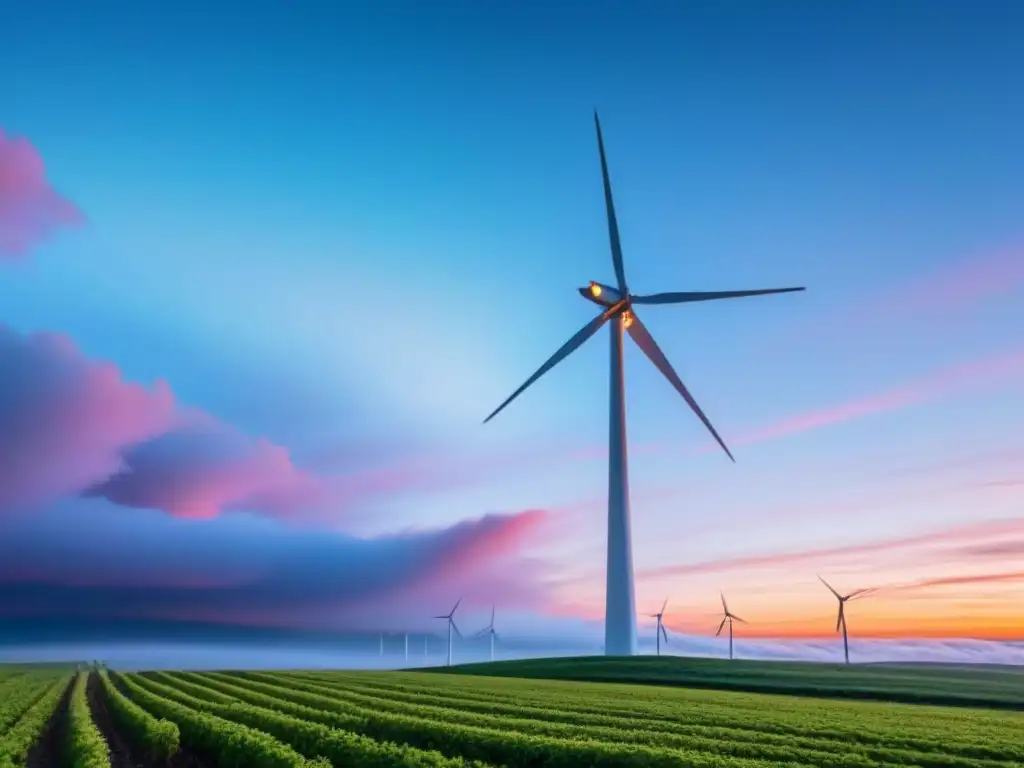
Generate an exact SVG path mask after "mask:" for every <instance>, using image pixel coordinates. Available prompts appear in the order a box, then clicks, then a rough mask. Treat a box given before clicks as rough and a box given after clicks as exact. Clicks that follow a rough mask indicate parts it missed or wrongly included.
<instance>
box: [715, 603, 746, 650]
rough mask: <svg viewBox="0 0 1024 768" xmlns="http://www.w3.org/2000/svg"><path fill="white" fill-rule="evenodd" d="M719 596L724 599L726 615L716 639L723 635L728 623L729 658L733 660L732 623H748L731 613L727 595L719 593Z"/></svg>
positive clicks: (719, 626)
mask: <svg viewBox="0 0 1024 768" xmlns="http://www.w3.org/2000/svg"><path fill="white" fill-rule="evenodd" d="M718 594H719V595H720V596H721V598H722V613H723V614H724V615H723V616H722V623H721V624H719V625H718V631H717V632H715V637H718V636H719V635H720V634H722V628H723V627H724V626H725V624H726V622H728V623H729V658H730V659H731V658H732V623H733V621H734V620H735V621H738V622H739V623H740V624H746V623H747V622H746V621H744V620H743V619H741V618H740V617H739V616H737V615H736V614H735V613H733V612H731V611H730V610H729V606H728V605H727V604H726V602H725V595H723V594H722V593H721V592H719V593H718Z"/></svg>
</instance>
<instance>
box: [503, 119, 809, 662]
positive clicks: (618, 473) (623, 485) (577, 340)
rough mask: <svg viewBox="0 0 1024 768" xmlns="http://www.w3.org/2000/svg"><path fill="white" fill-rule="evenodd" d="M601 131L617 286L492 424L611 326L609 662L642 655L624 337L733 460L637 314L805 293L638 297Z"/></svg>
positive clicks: (600, 297) (605, 290)
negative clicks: (639, 309)
mask: <svg viewBox="0 0 1024 768" xmlns="http://www.w3.org/2000/svg"><path fill="white" fill-rule="evenodd" d="M594 124H595V127H596V129H597V150H598V154H599V155H600V158H601V176H602V179H603V181H604V202H605V211H606V216H607V218H608V237H609V240H610V242H611V252H612V266H613V267H614V269H615V287H612V286H610V285H606V284H604V283H597V282H591V283H590V285H589V286H587V287H586V288H580V289H579V292H580V293H581V294H582V295H583V298H585V299H587V300H588V301H591V302H593V303H594V304H597V305H598V307H600V309H601V311H600V314H598V315H597V317H595V318H594V319H593V320H591V321H590V322H589V323H587V324H586V325H585V326H583V328H581V329H580V330H579V331H578V332H577V333H576V334H575V335H574V336H573V337H572V338H571V339H569V340H568V341H567V342H566V343H565V344H563V345H562V347H561V349H559V350H558V351H557V352H555V354H554V355H552V356H551V357H550V358H549V359H548V361H547V362H545V363H544V364H543V365H542V366H541V367H540V368H538V369H537V371H536V373H534V374H533V375H532V376H531V377H530V378H528V379H527V380H526V383H524V384H523V385H522V386H521V387H519V389H517V390H516V391H515V392H513V393H512V394H511V395H510V396H509V397H508V399H507V400H505V402H503V403H502V404H501V405H500V406H498V408H497V409H496V410H495V411H494V412H493V413H492V414H491V415H490V416H488V417H487V418H486V419H484V423H485V424H486V423H487V422H488V421H490V420H491V419H493V418H494V417H495V416H497V415H498V414H499V413H500V412H501V411H502V410H503V409H504V408H505V406H507V405H508V404H509V403H511V402H512V401H513V400H514V399H515V398H517V397H518V396H519V395H520V394H521V393H522V392H523V391H525V390H526V388H527V387H529V386H530V385H531V384H533V383H534V382H535V381H537V379H539V378H540V377H541V376H543V375H544V374H545V373H547V372H548V371H550V370H551V369H552V368H554V367H555V366H556V365H558V363H560V362H561V361H562V360H564V359H565V358H566V357H568V356H569V355H570V354H572V353H573V352H574V351H576V350H577V349H579V347H581V346H582V345H583V343H584V342H586V341H587V339H589V338H590V337H591V336H593V335H594V334H595V333H597V332H598V330H599V329H600V328H601V326H603V325H604V324H605V323H610V324H611V326H610V327H611V380H610V390H611V391H610V404H609V427H608V444H609V446H608V447H609V450H608V560H607V569H606V588H605V617H604V635H605V643H604V648H605V654H607V655H609V656H633V655H635V654H636V650H637V648H636V597H635V590H634V585H633V548H632V543H631V534H630V519H629V518H630V514H629V472H628V467H627V451H626V408H625V399H626V392H625V373H624V367H623V360H622V351H623V350H622V346H623V331H626V332H628V333H629V335H630V337H631V338H632V339H633V341H634V342H635V343H636V345H637V346H638V347H640V349H641V350H642V351H643V353H644V354H645V355H647V357H648V358H649V359H650V361H651V362H652V363H653V364H654V366H655V367H656V368H657V369H658V370H659V371H660V372H661V373H662V375H663V376H664V377H665V378H666V379H668V381H669V383H670V384H671V385H672V386H673V387H674V388H675V390H676V391H677V392H678V393H679V394H680V395H681V396H682V398H683V399H684V400H685V401H686V403H687V405H689V406H690V409H691V410H692V411H693V412H694V413H695V414H696V415H697V418H699V419H700V420H701V421H702V422H703V423H704V426H705V427H707V429H708V431H710V432H711V435H712V436H713V437H714V438H715V440H716V441H717V442H718V444H719V445H720V446H721V447H722V450H724V451H725V453H726V455H727V456H728V457H729V458H730V459H732V460H733V461H735V459H733V456H732V453H730V451H729V449H728V448H727V447H726V445H725V443H724V442H723V441H722V438H721V437H720V436H719V435H718V432H717V431H715V428H714V427H713V426H712V425H711V422H710V421H709V420H708V418H707V416H705V415H704V412H703V411H702V410H701V408H700V406H699V405H697V401H696V400H694V399H693V396H692V395H691V394H690V391H689V390H688V389H687V388H686V386H685V385H684V384H683V382H682V380H681V379H680V378H679V375H678V374H677V373H676V372H675V370H674V369H673V368H672V365H671V363H669V361H668V358H666V357H665V355H664V353H663V352H662V351H661V348H660V347H659V346H658V344H657V342H655V341H654V337H653V336H651V334H650V332H649V331H648V330H647V327H646V326H645V325H644V324H643V323H642V322H641V321H640V318H639V317H638V316H637V314H636V311H635V310H634V306H635V305H642V304H686V303H690V302H695V301H710V300H712V299H732V298H740V297H744V296H762V295H765V294H770V293H788V292H791V291H802V290H804V289H803V288H802V287H800V288H765V289H758V290H747V291H684V292H679V291H676V292H670V293H656V294H651V295H647V296H636V295H634V294H631V293H630V292H629V288H628V286H627V285H626V272H625V268H624V266H623V260H622V245H621V243H620V242H619V225H618V220H617V219H616V216H615V205H614V203H613V202H612V187H611V181H610V180H609V178H608V163H607V160H606V159H605V153H604V140H603V138H602V136H601V123H600V121H599V120H598V117H597V113H596V112H595V113H594Z"/></svg>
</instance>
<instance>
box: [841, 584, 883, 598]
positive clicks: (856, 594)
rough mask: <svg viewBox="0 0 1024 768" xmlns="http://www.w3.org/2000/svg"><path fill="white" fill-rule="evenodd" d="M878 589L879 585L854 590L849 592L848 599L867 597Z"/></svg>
mask: <svg viewBox="0 0 1024 768" xmlns="http://www.w3.org/2000/svg"><path fill="white" fill-rule="evenodd" d="M877 591H878V587H868V588H867V589H858V590H854V591H853V592H851V593H850V594H848V595H847V596H846V599H847V600H854V599H857V598H860V597H867V596H868V595H870V594H872V593H874V592H877Z"/></svg>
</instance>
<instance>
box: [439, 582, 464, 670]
mask: <svg viewBox="0 0 1024 768" xmlns="http://www.w3.org/2000/svg"><path fill="white" fill-rule="evenodd" d="M461 602H462V598H461V597H460V598H459V599H458V600H457V601H456V603H455V607H454V608H452V611H451V613H448V614H445V615H444V616H435V617H434V618H435V619H447V621H448V666H449V667H450V666H451V665H452V630H453V629H454V630H455V634H456V635H458V636H459V639H460V640H461V639H462V633H461V632H459V628H458V627H457V626H455V612H456V611H457V610H458V609H459V603H461Z"/></svg>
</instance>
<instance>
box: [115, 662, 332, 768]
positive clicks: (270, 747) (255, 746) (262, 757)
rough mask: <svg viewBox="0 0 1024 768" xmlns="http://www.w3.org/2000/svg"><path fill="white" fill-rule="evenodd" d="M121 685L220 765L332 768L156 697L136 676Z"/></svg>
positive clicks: (241, 727) (270, 739)
mask: <svg viewBox="0 0 1024 768" xmlns="http://www.w3.org/2000/svg"><path fill="white" fill-rule="evenodd" d="M119 681H120V684H121V685H122V686H124V689H125V691H126V692H127V693H128V695H129V696H130V697H131V699H132V701H134V702H135V703H136V704H138V705H139V706H141V707H143V708H144V709H145V710H146V711H148V712H149V713H150V714H151V715H154V716H156V717H160V718H165V719H167V720H170V721H172V722H173V723H175V724H176V725H177V726H178V728H179V730H180V732H181V735H182V736H183V737H184V739H185V740H186V741H187V742H188V743H189V744H190V745H192V746H193V747H195V748H196V749H197V750H199V751H201V752H203V753H205V754H207V755H210V756H211V757H212V758H214V759H215V760H216V761H217V762H218V763H222V764H223V765H227V766H243V765H244V766H248V767H249V768H307V767H308V768H312V767H313V766H318V768H329V766H327V765H326V764H325V763H323V762H319V763H316V762H311V761H308V760H306V758H304V757H303V756H302V755H300V754H299V753H298V752H296V751H295V750H294V749H292V748H291V747H289V746H287V745H285V744H282V743H281V742H279V741H278V740H277V739H275V738H273V737H272V736H270V735H268V734H267V733H261V732H260V731H257V730H254V729H252V728H247V727H245V726H244V725H239V724H238V723H235V722H231V721H230V720H225V719H222V718H220V717H216V716H215V715H212V714H210V713H209V712H204V711H201V708H196V707H189V706H188V705H187V704H183V703H181V702H180V701H176V700H175V699H173V698H168V697H166V696H161V695H160V694H159V693H154V692H153V691H151V690H150V689H149V687H148V686H146V687H143V685H140V684H139V680H138V679H137V678H135V677H134V676H131V675H125V676H121V677H120V678H119Z"/></svg>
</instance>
